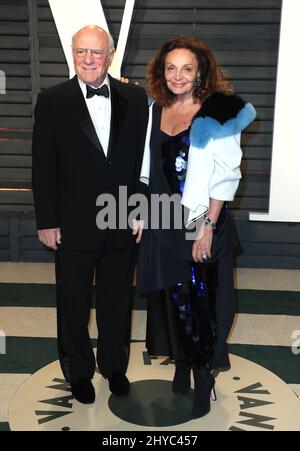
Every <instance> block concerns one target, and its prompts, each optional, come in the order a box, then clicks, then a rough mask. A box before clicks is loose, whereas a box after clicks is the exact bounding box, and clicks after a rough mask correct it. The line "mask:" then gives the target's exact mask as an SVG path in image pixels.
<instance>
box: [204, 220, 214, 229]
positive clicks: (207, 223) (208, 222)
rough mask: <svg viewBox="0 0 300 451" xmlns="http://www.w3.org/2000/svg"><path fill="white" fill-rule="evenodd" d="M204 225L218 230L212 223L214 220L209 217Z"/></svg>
mask: <svg viewBox="0 0 300 451" xmlns="http://www.w3.org/2000/svg"><path fill="white" fill-rule="evenodd" d="M204 225H205V226H209V227H211V228H212V229H213V230H216V228H217V226H216V224H215V223H214V222H212V220H211V219H209V218H208V217H206V218H205V221H204Z"/></svg>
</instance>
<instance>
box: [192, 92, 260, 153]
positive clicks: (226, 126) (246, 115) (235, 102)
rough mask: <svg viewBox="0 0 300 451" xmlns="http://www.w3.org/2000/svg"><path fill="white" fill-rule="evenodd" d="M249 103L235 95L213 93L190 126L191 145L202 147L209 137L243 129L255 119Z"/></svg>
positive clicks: (253, 110)
mask: <svg viewBox="0 0 300 451" xmlns="http://www.w3.org/2000/svg"><path fill="white" fill-rule="evenodd" d="M255 116H256V112H255V109H254V107H253V106H252V105H251V103H246V104H245V103H244V102H243V101H242V99H240V98H239V97H237V96H225V95H224V94H221V93H218V94H214V95H212V96H211V98H209V99H208V100H207V101H206V102H204V104H203V106H202V108H201V110H200V117H197V118H196V119H195V120H194V122H193V124H192V128H191V133H190V141H191V145H192V146H194V147H197V148H203V147H205V146H206V145H207V143H208V142H209V140H210V139H220V138H226V137H228V136H232V135H236V134H238V133H240V132H241V131H242V130H244V129H245V128H246V127H248V125H249V124H250V123H251V122H252V121H253V120H254V119H255Z"/></svg>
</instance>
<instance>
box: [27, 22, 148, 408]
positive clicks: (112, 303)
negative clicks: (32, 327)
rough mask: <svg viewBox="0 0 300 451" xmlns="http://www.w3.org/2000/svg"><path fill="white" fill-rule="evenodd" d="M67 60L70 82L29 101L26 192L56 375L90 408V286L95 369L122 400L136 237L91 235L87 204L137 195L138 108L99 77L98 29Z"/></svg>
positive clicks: (134, 96) (138, 99) (106, 51)
mask: <svg viewBox="0 0 300 451" xmlns="http://www.w3.org/2000/svg"><path fill="white" fill-rule="evenodd" d="M72 51H73V59H74V66H75V71H76V76H75V77H74V78H72V79H71V80H68V81H66V82H64V83H61V84H59V85H57V86H54V87H52V88H50V89H48V90H46V91H44V92H42V93H41V94H39V97H38V101H37V105H36V109H35V125H34V132H33V148H32V154H33V181H32V184H33V194H34V202H35V208H36V220H37V229H38V236H39V239H40V240H41V241H42V243H44V244H45V245H46V246H48V247H49V248H52V249H54V250H55V254H56V284H57V325H58V350H59V358H60V363H61V367H62V371H63V373H64V376H65V378H66V380H67V381H69V382H71V389H72V393H73V396H74V397H75V399H77V400H78V401H80V402H82V403H92V402H93V401H94V399H95V391H94V387H93V384H92V382H91V379H92V378H93V375H94V372H95V357H94V353H93V349H92V345H91V341H90V337H89V333H88V322H89V314H90V298H91V290H92V285H93V279H94V277H95V281H96V317H97V326H98V330H99V338H98V344H97V357H96V360H97V364H98V368H99V370H100V373H101V374H102V375H103V376H104V377H105V378H107V379H108V381H109V387H110V390H111V391H112V393H114V394H116V395H125V394H127V393H128V391H129V382H128V379H127V377H126V375H125V373H126V369H127V364H128V355H129V350H128V342H129V340H128V337H129V329H130V305H129V303H130V291H131V285H132V276H133V269H134V263H135V252H136V237H134V236H133V234H134V233H132V230H131V229H130V227H128V228H127V229H118V228H117V229H116V230H112V229H102V230H101V229H99V228H98V227H97V224H96V216H97V213H99V207H97V206H96V199H97V197H98V196H99V195H101V194H104V193H109V194H112V195H113V196H114V198H115V200H116V205H117V207H118V201H119V198H118V196H119V187H120V186H124V187H126V189H127V196H128V197H129V196H131V195H132V194H134V193H136V192H138V191H139V185H138V183H139V182H138V179H139V174H140V167H141V160H142V154H143V147H144V139H145V133H146V127H147V118H148V106H147V98H146V95H145V92H144V90H143V89H141V88H139V87H137V86H135V85H126V84H123V83H121V82H119V81H117V80H115V79H113V78H112V77H110V76H109V75H108V74H107V71H108V68H109V66H110V64H111V62H112V59H113V56H114V44H113V39H112V37H111V36H110V35H109V34H108V33H107V32H106V31H104V30H103V29H102V28H100V27H98V26H95V25H90V26H86V27H84V28H82V29H81V30H79V31H78V32H77V33H76V34H75V35H74V37H73V41H72ZM117 209H118V208H117ZM117 223H118V221H117Z"/></svg>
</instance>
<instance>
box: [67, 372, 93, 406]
mask: <svg viewBox="0 0 300 451" xmlns="http://www.w3.org/2000/svg"><path fill="white" fill-rule="evenodd" d="M71 390H72V395H73V396H74V398H75V399H76V400H77V401H79V402H81V403H82V404H92V403H93V402H94V401H95V389H94V387H93V384H92V382H91V381H90V379H88V378H87V377H82V378H81V379H79V380H78V381H77V382H71Z"/></svg>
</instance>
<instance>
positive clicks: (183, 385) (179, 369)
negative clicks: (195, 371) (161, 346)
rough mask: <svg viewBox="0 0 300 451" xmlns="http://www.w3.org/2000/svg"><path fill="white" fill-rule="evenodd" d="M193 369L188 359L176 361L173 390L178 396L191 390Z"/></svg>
mask: <svg viewBox="0 0 300 451" xmlns="http://www.w3.org/2000/svg"><path fill="white" fill-rule="evenodd" d="M191 368H192V364H191V362H190V361H189V360H188V359H180V360H176V361H175V375H174V379H173V384H172V388H173V392H174V393H175V394H176V395H179V394H181V395H182V394H184V393H186V392H187V391H189V389H190V388H191Z"/></svg>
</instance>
